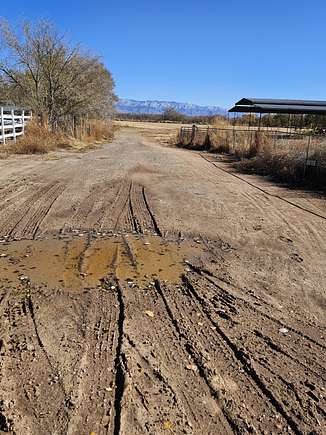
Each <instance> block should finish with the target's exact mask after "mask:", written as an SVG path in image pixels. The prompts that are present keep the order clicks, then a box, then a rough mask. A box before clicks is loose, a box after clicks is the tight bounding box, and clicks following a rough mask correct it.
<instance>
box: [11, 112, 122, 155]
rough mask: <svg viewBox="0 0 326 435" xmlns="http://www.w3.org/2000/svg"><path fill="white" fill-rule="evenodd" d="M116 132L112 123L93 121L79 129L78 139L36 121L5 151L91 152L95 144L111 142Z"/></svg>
mask: <svg viewBox="0 0 326 435" xmlns="http://www.w3.org/2000/svg"><path fill="white" fill-rule="evenodd" d="M114 131H115V128H114V126H113V124H112V123H111V124H110V123H107V122H105V121H102V120H91V121H89V122H88V124H87V126H86V127H85V128H83V129H81V128H78V129H77V131H76V133H77V134H76V136H77V137H78V139H77V138H75V137H72V136H70V135H68V134H66V133H64V132H63V131H61V130H59V131H56V132H53V131H51V130H50V129H49V128H48V127H47V126H43V125H40V124H39V123H37V122H36V121H35V120H34V121H32V122H30V123H29V124H28V126H27V128H26V132H25V134H24V135H23V136H20V137H19V138H17V142H16V143H14V142H11V143H8V144H7V146H6V147H5V151H6V153H7V154H12V153H13V154H46V153H48V152H50V151H54V150H55V149H58V148H61V149H72V150H74V149H76V150H77V151H80V150H89V149H91V148H92V147H93V146H94V145H95V144H99V143H103V142H109V141H111V140H112V139H113V137H114Z"/></svg>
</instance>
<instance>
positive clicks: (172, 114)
mask: <svg viewBox="0 0 326 435" xmlns="http://www.w3.org/2000/svg"><path fill="white" fill-rule="evenodd" d="M162 118H163V119H164V120H167V121H182V120H183V118H184V116H183V115H182V113H180V112H177V111H176V110H175V109H174V108H173V107H168V108H167V109H165V110H164V112H163V114H162Z"/></svg>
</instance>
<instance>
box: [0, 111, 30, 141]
mask: <svg viewBox="0 0 326 435" xmlns="http://www.w3.org/2000/svg"><path fill="white" fill-rule="evenodd" d="M31 118H32V111H31V110H30V109H24V108H22V107H12V106H0V142H1V143H2V144H5V143H6V140H7V139H11V140H14V141H16V138H17V137H19V136H21V135H23V134H24V132H25V127H26V124H27V123H28V122H29V121H30V120H31Z"/></svg>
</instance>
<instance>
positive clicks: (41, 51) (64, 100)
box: [0, 21, 115, 128]
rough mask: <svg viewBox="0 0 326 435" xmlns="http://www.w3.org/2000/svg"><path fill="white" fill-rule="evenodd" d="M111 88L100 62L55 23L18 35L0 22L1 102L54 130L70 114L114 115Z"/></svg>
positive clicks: (29, 28)
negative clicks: (27, 111) (33, 114)
mask: <svg viewBox="0 0 326 435" xmlns="http://www.w3.org/2000/svg"><path fill="white" fill-rule="evenodd" d="M113 89H114V82H113V79H112V76H111V73H110V72H109V71H108V70H107V69H106V67H105V66H104V65H103V64H102V63H101V62H100V60H99V58H98V57H95V56H92V55H90V54H88V53H85V52H83V51H82V50H81V49H80V47H79V46H74V47H71V46H69V44H67V43H66V41H65V40H64V38H63V37H62V36H61V35H60V34H59V33H58V32H57V31H56V29H55V28H54V26H53V25H52V24H51V23H49V22H47V21H41V22H39V23H37V24H36V25H32V24H30V23H29V22H24V23H23V25H22V28H21V31H20V32H15V31H13V29H12V28H11V27H10V25H9V24H8V22H7V21H1V22H0V100H6V101H7V102H11V103H15V104H19V105H22V104H23V105H28V106H30V107H31V108H32V109H33V110H34V111H35V112H36V113H38V114H39V115H40V116H41V117H42V118H43V119H47V120H48V122H49V124H50V126H51V127H52V128H55V127H56V126H57V125H58V122H60V120H61V119H62V118H63V117H65V116H67V115H72V116H78V115H85V114H88V113H92V115H93V116H94V115H97V116H105V115H106V116H107V115H109V114H110V113H112V111H113V103H114V101H115V95H114V92H113Z"/></svg>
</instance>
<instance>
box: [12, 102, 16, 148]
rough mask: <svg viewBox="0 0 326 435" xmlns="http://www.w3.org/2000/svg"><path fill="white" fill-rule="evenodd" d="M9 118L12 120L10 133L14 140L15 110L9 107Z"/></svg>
mask: <svg viewBox="0 0 326 435" xmlns="http://www.w3.org/2000/svg"><path fill="white" fill-rule="evenodd" d="M11 120H12V135H13V138H14V141H15V142H16V125H15V111H14V109H11Z"/></svg>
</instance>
